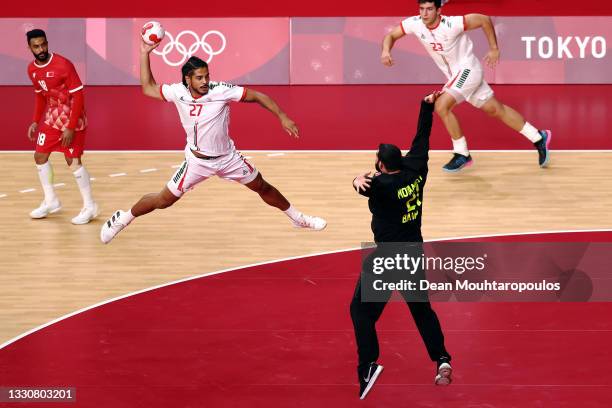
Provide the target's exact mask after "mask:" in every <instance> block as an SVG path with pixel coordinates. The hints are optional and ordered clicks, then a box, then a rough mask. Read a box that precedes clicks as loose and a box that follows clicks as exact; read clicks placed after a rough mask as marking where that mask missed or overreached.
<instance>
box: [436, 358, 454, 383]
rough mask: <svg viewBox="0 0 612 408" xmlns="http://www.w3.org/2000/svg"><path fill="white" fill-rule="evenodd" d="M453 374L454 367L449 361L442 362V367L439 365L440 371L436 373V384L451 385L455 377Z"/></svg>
mask: <svg viewBox="0 0 612 408" xmlns="http://www.w3.org/2000/svg"><path fill="white" fill-rule="evenodd" d="M452 374H453V368H452V367H451V365H450V364H449V363H446V362H444V363H442V364H440V367H438V373H437V374H436V378H435V379H434V382H435V384H436V385H449V384H450V383H451V382H452V381H453V379H452V377H451V375H452Z"/></svg>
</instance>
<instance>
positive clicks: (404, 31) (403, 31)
mask: <svg viewBox="0 0 612 408" xmlns="http://www.w3.org/2000/svg"><path fill="white" fill-rule="evenodd" d="M400 28H401V29H402V33H404V35H406V30H404V22H403V21H400Z"/></svg>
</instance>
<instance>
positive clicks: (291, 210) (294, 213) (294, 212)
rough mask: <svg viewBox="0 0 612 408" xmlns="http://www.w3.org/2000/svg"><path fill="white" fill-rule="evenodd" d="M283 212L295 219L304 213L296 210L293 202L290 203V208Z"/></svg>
mask: <svg viewBox="0 0 612 408" xmlns="http://www.w3.org/2000/svg"><path fill="white" fill-rule="evenodd" d="M283 212H284V213H285V214H287V217H289V218H291V219H292V220H293V221H297V220H298V219H299V218H300V216H301V215H302V213H301V212H299V211H298V210H296V209H295V208H294V207H293V206H292V205H291V204H289V208H287V209H286V210H285V211H283Z"/></svg>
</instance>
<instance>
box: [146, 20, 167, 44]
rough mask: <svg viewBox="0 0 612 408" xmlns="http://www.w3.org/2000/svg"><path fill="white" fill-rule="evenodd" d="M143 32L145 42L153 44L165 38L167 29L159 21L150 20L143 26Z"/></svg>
mask: <svg viewBox="0 0 612 408" xmlns="http://www.w3.org/2000/svg"><path fill="white" fill-rule="evenodd" d="M141 34H142V39H143V40H144V42H145V43H147V44H149V45H153V44H157V43H158V42H160V41H161V40H163V38H164V35H165V34H166V30H164V27H162V25H161V24H160V23H159V21H149V22H148V23H146V24H145V25H143V26H142V31H141Z"/></svg>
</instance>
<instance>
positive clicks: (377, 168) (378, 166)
mask: <svg viewBox="0 0 612 408" xmlns="http://www.w3.org/2000/svg"><path fill="white" fill-rule="evenodd" d="M379 163H380V162H379V161H377V162H376V164H374V168H375V169H376V171H377V172H379V173H380V165H379Z"/></svg>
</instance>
